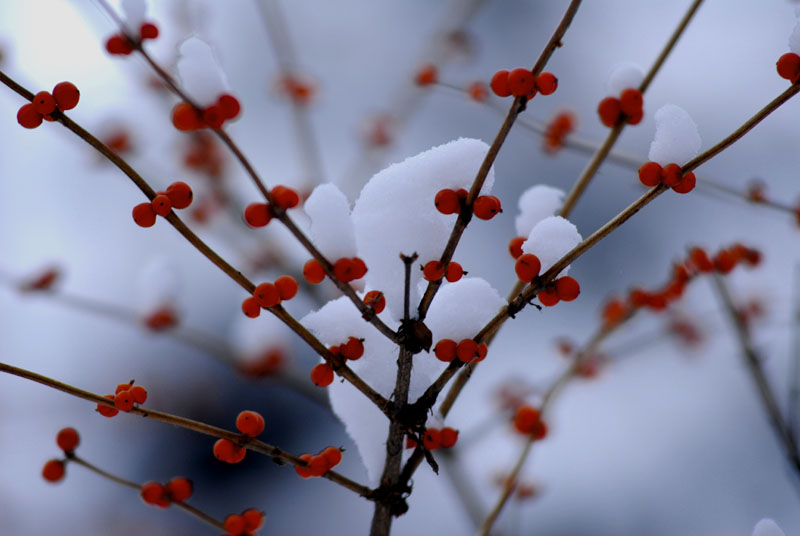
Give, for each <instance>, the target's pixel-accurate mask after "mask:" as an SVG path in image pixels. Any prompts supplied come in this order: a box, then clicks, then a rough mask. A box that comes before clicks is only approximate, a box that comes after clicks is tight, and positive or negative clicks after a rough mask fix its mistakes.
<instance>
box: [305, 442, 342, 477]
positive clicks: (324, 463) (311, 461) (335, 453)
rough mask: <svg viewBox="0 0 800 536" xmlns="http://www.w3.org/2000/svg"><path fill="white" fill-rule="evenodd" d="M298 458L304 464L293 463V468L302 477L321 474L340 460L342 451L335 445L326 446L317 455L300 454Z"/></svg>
mask: <svg viewBox="0 0 800 536" xmlns="http://www.w3.org/2000/svg"><path fill="white" fill-rule="evenodd" d="M300 459H301V460H303V461H304V462H306V465H305V466H303V465H295V466H294V470H295V471H297V474H298V475H300V476H301V477H303V478H311V477H312V476H316V477H319V476H322V475H324V474H325V473H327V472H328V471H330V470H331V469H333V468H334V467H336V466H337V465H339V462H341V461H342V451H341V450H340V449H337V448H336V447H328V448H326V449H325V450H323V451H322V452H320V453H319V454H317V455H311V454H302V455H300Z"/></svg>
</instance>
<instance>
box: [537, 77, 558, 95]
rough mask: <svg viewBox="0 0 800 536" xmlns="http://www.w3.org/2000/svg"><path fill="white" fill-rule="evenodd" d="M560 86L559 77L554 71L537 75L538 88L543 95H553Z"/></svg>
mask: <svg viewBox="0 0 800 536" xmlns="http://www.w3.org/2000/svg"><path fill="white" fill-rule="evenodd" d="M557 88H558V78H556V77H555V75H554V74H553V73H539V76H537V77H536V89H537V90H538V91H539V93H541V94H542V95H551V94H553V93H555V91H556V89H557Z"/></svg>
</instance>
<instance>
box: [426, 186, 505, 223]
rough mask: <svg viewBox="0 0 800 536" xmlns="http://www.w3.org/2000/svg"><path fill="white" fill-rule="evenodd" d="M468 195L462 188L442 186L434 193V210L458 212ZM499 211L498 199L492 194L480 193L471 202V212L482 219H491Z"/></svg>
mask: <svg viewBox="0 0 800 536" xmlns="http://www.w3.org/2000/svg"><path fill="white" fill-rule="evenodd" d="M468 195H469V192H467V190H465V189H464V188H459V189H458V190H451V189H450V188H444V189H442V190H439V191H438V192H437V193H436V197H435V198H434V200H433V203H434V205H435V206H436V210H438V211H439V212H441V213H442V214H445V215H449V214H459V213H460V212H461V209H462V208H463V207H464V203H465V201H466V200H467V196H468ZM500 212H503V207H502V205H501V203H500V200H499V199H498V198H497V197H495V196H493V195H480V196H478V197H477V198H476V199H475V202H474V203H473V204H472V213H473V214H475V216H476V217H477V218H480V219H482V220H491V219H492V218H494V217H495V216H496V215H497V214H499V213H500Z"/></svg>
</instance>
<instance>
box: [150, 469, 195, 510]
mask: <svg viewBox="0 0 800 536" xmlns="http://www.w3.org/2000/svg"><path fill="white" fill-rule="evenodd" d="M192 491H193V486H192V481H191V480H189V479H188V478H186V477H183V476H176V477H175V478H173V479H172V480H170V481H169V482H167V483H166V484H162V483H161V482H145V483H144V484H142V489H141V491H140V495H141V496H142V500H143V501H144V502H146V503H147V504H152V505H153V506H160V507H161V508H167V507H168V506H169V505H170V504H172V503H174V502H183V501H185V500H186V499H188V498H189V497H191V496H192Z"/></svg>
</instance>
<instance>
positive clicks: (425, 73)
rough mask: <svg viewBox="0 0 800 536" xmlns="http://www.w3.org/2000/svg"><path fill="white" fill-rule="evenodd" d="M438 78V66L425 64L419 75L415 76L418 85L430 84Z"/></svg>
mask: <svg viewBox="0 0 800 536" xmlns="http://www.w3.org/2000/svg"><path fill="white" fill-rule="evenodd" d="M436 79H437V72H436V67H435V66H434V65H430V64H428V65H425V66H423V67H422V68H421V69H420V70H419V71H417V75H416V77H415V78H414V81H415V82H416V83H417V85H418V86H430V85H432V84H435V83H436Z"/></svg>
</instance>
